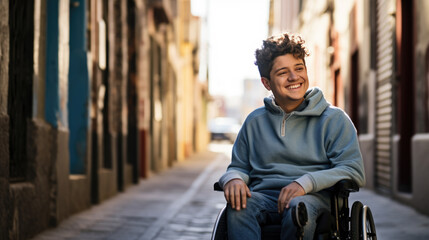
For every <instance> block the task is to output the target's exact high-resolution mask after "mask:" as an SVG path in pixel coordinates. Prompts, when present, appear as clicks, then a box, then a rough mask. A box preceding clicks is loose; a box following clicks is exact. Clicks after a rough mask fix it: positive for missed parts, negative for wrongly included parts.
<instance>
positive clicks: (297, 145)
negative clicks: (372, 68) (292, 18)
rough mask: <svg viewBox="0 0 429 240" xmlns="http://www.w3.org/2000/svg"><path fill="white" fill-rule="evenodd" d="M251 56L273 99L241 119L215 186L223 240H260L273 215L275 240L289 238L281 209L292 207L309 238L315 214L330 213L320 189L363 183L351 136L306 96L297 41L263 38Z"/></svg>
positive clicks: (341, 116) (339, 117) (346, 125)
mask: <svg viewBox="0 0 429 240" xmlns="http://www.w3.org/2000/svg"><path fill="white" fill-rule="evenodd" d="M255 55H256V62H255V64H256V65H257V66H258V69H259V72H260V75H261V81H262V84H263V85H264V86H265V88H266V89H267V90H269V91H272V94H273V96H271V97H267V98H265V99H264V104H265V107H262V108H259V109H256V110H255V111H253V112H252V113H251V114H250V115H249V116H248V117H247V119H246V121H245V122H244V124H243V126H242V128H241V130H240V133H239V135H238V137H237V140H236V142H235V144H234V147H233V151H232V159H231V164H230V165H229V166H228V169H227V171H226V173H225V174H224V175H223V176H222V177H221V178H220V180H219V183H220V185H221V186H222V187H223V189H224V194H225V198H226V201H227V202H228V203H229V204H228V205H229V207H228V209H227V218H228V219H227V222H228V237H229V238H228V239H231V240H233V239H246V240H248V239H260V238H261V229H260V227H259V225H260V224H263V223H264V222H266V221H267V219H269V218H270V216H272V215H273V214H280V215H281V219H282V233H281V239H294V238H295V234H296V227H295V226H294V225H293V223H292V217H291V212H292V211H289V209H291V208H292V207H293V206H296V205H297V204H298V203H299V202H304V203H305V205H306V209H307V212H308V223H307V225H306V226H305V227H304V239H313V235H314V231H315V227H316V219H317V216H318V215H319V212H320V210H321V209H323V208H325V209H330V196H329V193H328V192H327V191H325V189H326V188H329V187H331V186H333V185H334V184H335V183H336V182H338V181H339V180H342V179H352V180H354V181H356V182H357V183H358V185H359V186H363V184H364V182H365V177H364V170H363V161H362V157H361V153H360V150H359V144H358V138H357V134H356V129H355V128H354V126H353V124H352V122H351V121H350V119H349V117H348V116H347V115H346V114H345V113H344V111H342V110H341V109H339V108H336V107H333V106H331V105H330V104H329V103H328V102H327V101H326V100H325V98H324V97H323V94H322V91H321V90H320V89H319V88H313V89H308V87H309V82H308V77H307V67H306V64H305V59H304V58H305V57H306V56H308V53H307V49H306V47H305V46H304V40H303V39H302V38H301V37H300V36H298V35H294V34H288V33H286V34H282V35H280V36H276V37H270V38H268V39H267V40H265V41H263V45H262V47H261V48H260V49H257V50H256V54H255Z"/></svg>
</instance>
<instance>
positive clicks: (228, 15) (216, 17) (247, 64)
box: [191, 0, 269, 96]
mask: <svg viewBox="0 0 429 240" xmlns="http://www.w3.org/2000/svg"><path fill="white" fill-rule="evenodd" d="M191 1H192V2H191V4H192V13H193V15H196V16H204V15H205V14H207V25H208V33H207V34H208V40H209V91H210V94H211V95H224V96H241V95H242V94H243V80H244V79H246V78H256V79H259V78H260V76H259V72H258V68H257V66H256V65H255V64H254V62H255V56H254V53H255V50H256V49H257V48H259V47H260V46H261V45H262V40H264V39H266V38H267V34H268V13H269V0H191ZM261 87H263V86H262V85H261Z"/></svg>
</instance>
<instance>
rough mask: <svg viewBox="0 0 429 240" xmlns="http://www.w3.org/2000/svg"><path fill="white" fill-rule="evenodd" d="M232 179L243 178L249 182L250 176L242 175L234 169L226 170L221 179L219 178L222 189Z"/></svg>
mask: <svg viewBox="0 0 429 240" xmlns="http://www.w3.org/2000/svg"><path fill="white" fill-rule="evenodd" d="M232 179H241V180H243V181H244V182H245V183H246V184H247V180H248V177H246V176H242V174H240V173H239V172H236V171H233V172H226V173H225V174H224V175H223V176H222V177H221V178H220V179H219V185H220V186H221V187H222V189H223V188H224V187H225V184H227V183H228V182H229V181H231V180H232Z"/></svg>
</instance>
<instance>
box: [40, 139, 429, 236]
mask: <svg viewBox="0 0 429 240" xmlns="http://www.w3.org/2000/svg"><path fill="white" fill-rule="evenodd" d="M230 149H231V145H229V144H211V145H210V151H207V152H203V153H198V154H195V155H194V156H192V157H191V158H189V159H188V160H187V161H185V162H182V163H178V164H177V165H176V166H174V167H173V168H171V169H168V170H166V171H164V172H162V173H161V174H159V175H155V176H153V177H151V178H149V179H147V180H142V181H141V182H140V184H138V185H136V186H133V187H130V188H129V189H127V190H126V191H125V192H124V193H122V194H119V195H117V196H115V197H114V198H112V199H110V200H107V201H105V202H103V203H102V204H99V205H95V206H93V207H92V208H90V209H89V210H87V211H84V212H82V213H79V214H76V215H74V216H72V217H70V218H69V219H67V220H65V221H64V222H62V223H61V224H60V225H59V226H58V227H57V228H54V229H49V230H46V231H44V232H42V233H41V234H39V235H37V236H36V237H35V238H34V240H51V239H52V240H53V239H63V240H65V239H67V240H72V239H76V240H77V239H91V240H92V239H107V240H113V239H125V240H126V239H130V240H131V239H135V240H146V239H147V240H149V239H150V240H152V239H153V240H172V239H175V240H192V239H195V240H197V239H210V236H211V231H212V227H213V224H214V222H215V219H216V216H217V213H218V212H219V210H220V209H221V208H222V207H223V206H224V203H225V200H224V198H223V194H222V193H220V192H215V191H213V183H214V182H216V181H217V180H218V178H219V177H220V175H221V174H222V173H223V172H224V171H225V168H226V166H227V164H228V162H229V157H228V156H229V153H230ZM350 200H351V202H353V201H356V200H359V201H361V202H363V203H364V204H367V205H369V206H370V207H371V210H372V212H373V215H374V218H375V224H376V230H377V233H378V239H379V240H402V239H413V240H425V239H428V238H429V230H428V229H429V217H427V216H425V215H422V214H419V213H417V212H416V211H415V210H414V209H413V208H411V207H409V206H406V205H402V204H400V203H398V202H396V201H393V200H391V199H390V198H388V197H385V196H381V195H378V194H376V193H374V192H373V191H371V190H367V189H361V190H360V192H358V193H353V194H351V197H350Z"/></svg>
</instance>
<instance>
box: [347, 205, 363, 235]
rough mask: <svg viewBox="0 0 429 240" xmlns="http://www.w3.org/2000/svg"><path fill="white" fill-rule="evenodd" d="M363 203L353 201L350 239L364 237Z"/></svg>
mask: <svg viewBox="0 0 429 240" xmlns="http://www.w3.org/2000/svg"><path fill="white" fill-rule="evenodd" d="M362 208H363V204H362V203H361V202H359V201H356V202H354V203H353V206H352V213H351V219H350V225H351V226H350V227H351V231H350V239H351V240H361V239H362V234H361V233H362V221H361V219H362V218H361V217H362V215H361V213H362Z"/></svg>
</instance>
